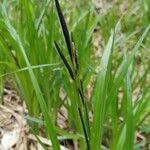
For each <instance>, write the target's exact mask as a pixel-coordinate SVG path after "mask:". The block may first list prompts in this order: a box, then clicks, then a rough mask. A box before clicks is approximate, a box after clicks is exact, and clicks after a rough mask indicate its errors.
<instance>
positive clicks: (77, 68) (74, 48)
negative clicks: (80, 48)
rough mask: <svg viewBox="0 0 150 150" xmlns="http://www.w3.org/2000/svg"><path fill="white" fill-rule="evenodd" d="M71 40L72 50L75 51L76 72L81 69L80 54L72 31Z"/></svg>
mask: <svg viewBox="0 0 150 150" xmlns="http://www.w3.org/2000/svg"><path fill="white" fill-rule="evenodd" d="M71 41H72V51H73V59H74V66H75V67H76V68H75V69H76V73H78V70H79V63H78V56H77V49H76V46H75V42H74V38H73V33H72V32H71Z"/></svg>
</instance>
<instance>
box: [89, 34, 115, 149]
mask: <svg viewBox="0 0 150 150" xmlns="http://www.w3.org/2000/svg"><path fill="white" fill-rule="evenodd" d="M113 43H114V33H112V34H111V36H110V38H109V41H108V44H107V46H106V49H105V50H104V54H103V56H102V59H101V64H100V67H101V70H100V72H99V73H98V76H97V81H96V85H95V87H94V97H93V103H94V113H93V123H92V131H91V141H90V149H91V150H99V149H100V147H101V141H102V133H103V123H104V116H105V111H106V110H105V108H106V93H107V86H108V82H109V81H108V75H107V73H108V66H109V65H110V63H111V62H110V58H111V53H112V49H113Z"/></svg>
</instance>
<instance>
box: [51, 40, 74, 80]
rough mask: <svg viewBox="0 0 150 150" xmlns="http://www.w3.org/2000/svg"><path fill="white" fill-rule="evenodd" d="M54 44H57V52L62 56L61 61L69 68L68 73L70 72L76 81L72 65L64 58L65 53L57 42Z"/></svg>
mask: <svg viewBox="0 0 150 150" xmlns="http://www.w3.org/2000/svg"><path fill="white" fill-rule="evenodd" d="M54 43H55V47H56V50H57V52H58V54H59V55H60V57H61V59H62V60H63V63H64V64H65V66H66V68H67V70H68V72H69V74H70V76H71V78H72V79H73V80H74V75H73V71H72V69H71V67H70V65H69V64H68V62H67V60H66V58H65V56H64V55H63V53H62V52H61V50H60V48H59V46H58V44H57V42H56V41H54Z"/></svg>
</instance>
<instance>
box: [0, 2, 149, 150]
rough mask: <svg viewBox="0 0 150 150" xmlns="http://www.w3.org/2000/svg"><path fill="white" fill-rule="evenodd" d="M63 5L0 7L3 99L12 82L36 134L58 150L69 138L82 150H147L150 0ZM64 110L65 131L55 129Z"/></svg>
mask: <svg viewBox="0 0 150 150" xmlns="http://www.w3.org/2000/svg"><path fill="white" fill-rule="evenodd" d="M60 6H61V8H60V7H59V3H58V0H55V1H54V0H51V1H50V0H42V1H37V0H11V1H8V0H1V1H0V10H1V11H0V85H1V86H0V92H1V94H2V93H3V85H4V81H5V79H6V77H7V76H9V77H11V78H12V79H13V81H14V85H15V87H16V90H17V91H18V93H19V95H20V97H21V98H22V100H24V101H25V103H26V106H27V109H28V114H27V116H26V118H27V120H28V121H29V124H30V127H31V130H32V132H33V133H34V134H36V135H39V134H41V132H42V133H43V132H44V136H46V137H47V138H49V139H50V140H51V141H52V145H53V149H56V150H57V149H60V148H59V147H60V143H62V141H63V142H64V141H67V140H68V139H69V140H70V139H71V140H72V141H74V142H78V146H76V149H77V147H79V149H81V150H84V149H91V150H99V149H112V150H123V149H126V150H132V149H136V150H138V149H141V148H144V149H149V142H150V141H149V140H150V139H149V137H150V136H149V134H150V127H149V123H150V118H149V114H150V101H149V99H150V87H149V85H150V63H149V61H150V44H149V43H150V36H149V35H150V34H149V28H150V2H149V0H136V1H133V0H127V1H123V0H116V1H102V2H99V3H98V2H96V1H91V0H89V1H87V0H82V1H81V0H75V1H67V0H64V1H61V2H60ZM61 9H62V11H61ZM62 13H63V14H62ZM64 19H65V20H64ZM65 22H66V23H65ZM66 24H67V26H66ZM62 107H64V108H65V109H66V110H67V114H68V117H67V121H68V122H67V128H66V129H64V128H60V126H59V124H58V123H57V114H58V112H59V110H60V109H61V108H62ZM41 127H44V129H43V130H42V131H41ZM138 134H141V135H143V136H144V137H145V138H144V139H142V140H141V139H140V138H139V137H138ZM39 142H40V141H39ZM43 147H45V146H44V145H43ZM45 149H46V147H45Z"/></svg>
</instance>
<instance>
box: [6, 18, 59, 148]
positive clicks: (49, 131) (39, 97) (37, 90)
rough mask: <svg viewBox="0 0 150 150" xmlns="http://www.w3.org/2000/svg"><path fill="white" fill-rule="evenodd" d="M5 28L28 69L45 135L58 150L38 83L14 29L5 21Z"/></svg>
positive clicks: (57, 143)
mask: <svg viewBox="0 0 150 150" xmlns="http://www.w3.org/2000/svg"><path fill="white" fill-rule="evenodd" d="M6 28H7V29H8V33H9V34H10V36H11V37H12V39H14V42H15V43H16V45H17V46H18V48H19V50H20V52H21V53H22V56H23V58H24V61H25V63H26V65H27V67H28V72H29V75H30V78H31V82H32V85H33V88H34V90H35V93H36V95H37V100H38V102H39V104H40V107H41V110H42V113H43V116H44V124H45V127H46V129H47V134H48V136H49V138H50V139H51V141H52V145H53V147H54V149H60V147H59V142H58V139H57V136H56V132H55V128H54V125H53V123H52V120H51V117H50V115H49V112H48V108H47V105H46V103H45V100H44V97H43V94H42V91H41V89H40V87H39V84H38V81H37V79H36V77H35V74H34V72H33V70H32V68H31V65H30V62H29V59H28V57H27V55H26V51H25V49H24V46H23V45H22V43H21V40H20V37H19V36H18V35H17V33H16V31H15V29H14V28H13V27H12V26H11V24H10V22H9V20H7V22H6Z"/></svg>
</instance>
